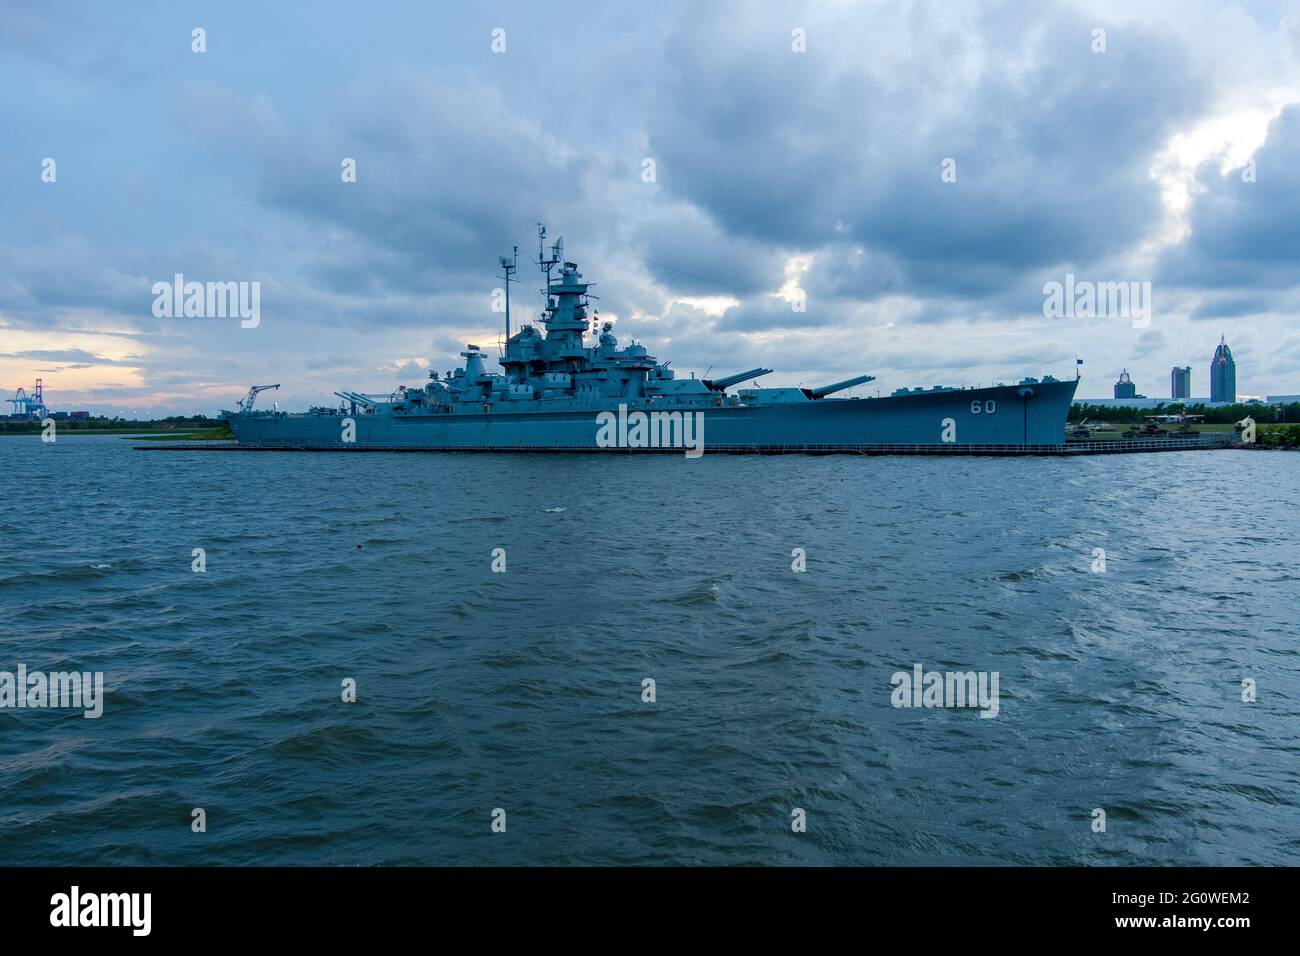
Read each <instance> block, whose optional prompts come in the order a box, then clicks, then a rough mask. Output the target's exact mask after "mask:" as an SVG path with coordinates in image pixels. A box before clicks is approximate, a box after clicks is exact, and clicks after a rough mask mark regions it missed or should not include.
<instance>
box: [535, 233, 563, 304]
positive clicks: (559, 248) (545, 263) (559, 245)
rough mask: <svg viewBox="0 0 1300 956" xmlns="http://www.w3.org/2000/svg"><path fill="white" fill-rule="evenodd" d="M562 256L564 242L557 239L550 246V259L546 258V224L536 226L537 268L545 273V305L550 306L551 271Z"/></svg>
mask: <svg viewBox="0 0 1300 956" xmlns="http://www.w3.org/2000/svg"><path fill="white" fill-rule="evenodd" d="M563 255H564V240H563V239H562V238H561V239H557V240H555V244H554V245H552V246H551V258H549V259H547V258H546V224H545V223H543V222H539V223H538V224H537V267H538V268H539V269H541V270H542V271H543V272H544V273H546V290H545V292H546V304H547V305H548V306H549V305H550V304H551V270H552V269H554V268H555V267H556V266H557V265H559V264H560V257H561V256H563Z"/></svg>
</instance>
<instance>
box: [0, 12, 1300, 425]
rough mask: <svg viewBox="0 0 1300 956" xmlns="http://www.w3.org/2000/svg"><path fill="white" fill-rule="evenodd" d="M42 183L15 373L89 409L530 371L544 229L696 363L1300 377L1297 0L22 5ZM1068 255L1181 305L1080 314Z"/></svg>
mask: <svg viewBox="0 0 1300 956" xmlns="http://www.w3.org/2000/svg"><path fill="white" fill-rule="evenodd" d="M196 29H200V30H202V31H203V32H202V34H201V36H202V41H203V42H202V43H201V44H198V43H197V42H196V40H195V34H194V31H195V30H196ZM196 45H201V46H202V47H203V50H202V51H196V49H195V47H196ZM50 160H53V163H50ZM348 160H351V161H352V162H354V164H355V167H354V168H355V173H356V175H355V181H347V180H348V179H349V177H348V176H347V175H345V163H346V161H348ZM0 178H2V181H3V183H4V188H3V189H2V190H0V393H3V397H4V398H8V397H9V396H11V395H12V394H13V391H14V389H15V388H17V387H18V386H20V385H21V386H24V387H26V388H28V389H29V390H30V388H31V386H32V384H33V383H34V381H35V380H36V379H37V378H41V379H43V380H44V383H45V390H46V398H47V402H48V404H49V405H50V407H51V408H52V409H55V410H72V409H88V410H91V411H93V412H97V413H107V414H123V415H129V416H142V417H152V416H162V415H170V414H188V413H192V412H196V411H197V412H204V413H215V412H216V411H217V410H218V409H220V408H232V407H234V402H235V401H236V400H237V398H239V397H240V396H241V395H242V394H243V393H244V392H245V391H246V390H247V388H248V386H249V385H251V384H254V383H259V384H261V383H280V384H281V386H282V387H281V389H280V391H278V392H276V393H274V395H273V396H271V397H272V398H273V399H274V400H275V401H277V402H278V403H279V406H280V407H281V408H285V409H292V410H297V409H305V408H306V407H308V406H309V405H311V404H319V403H327V404H333V403H334V402H335V400H334V399H333V397H332V393H333V392H334V391H335V390H336V389H350V390H356V391H362V392H369V393H374V394H387V393H389V392H391V391H393V389H394V388H395V387H396V386H398V385H402V384H408V385H418V384H420V383H422V382H423V380H424V379H425V378H427V376H428V372H429V370H430V369H437V370H439V371H444V370H446V369H449V368H452V367H453V366H454V365H456V364H459V360H458V357H457V353H458V352H459V351H461V350H462V349H463V348H464V346H465V344H466V343H469V342H473V343H475V344H480V345H482V346H483V348H484V349H485V350H486V351H488V352H489V353H490V354H492V355H494V356H495V354H496V350H497V347H498V342H499V339H500V336H501V329H502V325H503V316H502V314H501V313H500V312H499V311H495V310H494V307H493V306H494V302H496V301H499V299H497V298H496V297H494V294H493V293H494V290H496V289H498V288H500V287H501V285H502V282H501V280H500V279H499V278H498V270H497V268H496V264H497V258H498V256H500V255H503V254H507V255H508V254H510V253H511V250H512V247H514V246H518V247H519V255H520V259H521V265H520V270H519V277H520V280H521V281H520V282H519V284H518V285H517V286H514V287H513V288H512V305H513V310H512V311H513V318H514V322H515V324H516V327H517V326H518V324H519V323H520V322H523V321H530V320H533V319H535V318H536V317H537V316H538V314H539V313H540V309H541V307H542V305H543V300H542V296H541V294H540V291H539V290H540V287H541V279H540V273H539V272H538V271H537V269H536V267H535V266H533V265H532V264H531V262H530V260H531V259H534V258H535V257H536V254H537V237H536V226H535V223H536V222H537V221H538V220H544V221H545V222H546V224H547V228H548V231H549V236H550V238H551V239H554V238H555V237H558V236H563V237H564V243H565V257H566V258H568V259H571V260H574V261H576V262H577V263H578V264H579V267H580V268H581V269H582V271H583V274H584V276H585V277H586V278H587V279H588V280H589V281H593V282H595V283H596V285H595V286H594V288H593V289H592V292H593V294H594V295H598V296H599V300H598V301H597V302H596V303H595V304H596V306H597V307H598V309H599V311H600V316H601V318H602V319H604V320H609V321H613V322H614V323H615V332H616V334H617V335H618V336H619V338H620V341H621V342H622V343H624V344H626V342H627V341H628V339H629V338H632V339H635V340H637V341H641V342H643V343H644V344H646V345H647V346H648V347H649V349H650V351H651V353H652V354H654V355H656V356H657V357H658V358H659V359H660V360H661V361H662V360H668V359H671V360H672V367H673V368H675V369H677V370H678V374H679V375H681V374H689V373H690V372H695V373H696V374H697V375H703V374H705V373H706V372H711V374H712V375H713V376H715V377H716V376H718V375H720V374H726V373H729V372H733V371H739V370H744V369H747V368H751V367H754V366H760V365H762V366H767V367H771V368H774V369H776V372H775V373H774V374H772V375H770V376H768V377H767V378H766V379H765V380H764V384H769V385H794V384H802V385H805V386H815V385H819V384H824V383H826V382H830V381H835V380H839V379H843V378H846V377H848V376H850V375H853V374H857V373H859V372H865V373H869V374H873V375H875V376H877V379H878V381H876V382H874V383H872V384H871V385H870V386H867V387H864V388H860V389H858V390H856V391H855V392H853V393H850V394H873V393H874V392H875V390H877V389H879V390H881V391H882V392H884V393H888V392H889V391H892V390H893V389H895V388H899V387H903V386H915V385H926V386H929V385H935V384H945V385H975V384H988V383H991V382H995V381H1015V380H1018V379H1019V378H1021V377H1023V376H1025V375H1035V376H1039V375H1042V374H1044V373H1048V374H1054V375H1056V376H1058V377H1064V376H1067V375H1070V376H1072V375H1073V374H1075V369H1076V358H1079V359H1082V360H1083V365H1082V366H1078V368H1079V369H1080V370H1081V372H1082V375H1083V381H1082V383H1081V386H1080V389H1079V395H1080V396H1081V397H1109V396H1110V395H1111V388H1112V386H1113V383H1114V382H1115V380H1116V378H1117V377H1118V375H1119V373H1120V370H1121V369H1124V368H1126V369H1127V370H1128V371H1129V373H1130V374H1131V376H1132V378H1133V380H1134V382H1135V383H1136V384H1137V387H1138V391H1139V392H1140V393H1142V394H1146V395H1149V396H1151V397H1162V396H1168V395H1169V378H1170V368H1171V367H1172V366H1175V365H1177V366H1183V365H1190V366H1191V367H1192V392H1193V395H1196V396H1201V395H1206V394H1208V368H1209V362H1210V358H1211V356H1212V354H1213V352H1214V348H1215V346H1216V345H1217V344H1218V341H1219V337H1220V335H1225V336H1226V337H1227V341H1228V344H1229V345H1230V346H1231V348H1232V351H1233V354H1234V356H1235V358H1236V361H1237V385H1238V391H1239V393H1241V394H1243V395H1267V394H1282V393H1300V331H1298V330H1297V323H1296V321H1295V318H1296V316H1297V314H1300V268H1298V266H1297V264H1298V263H1300V3H1296V2H1293V3H1275V2H1267V0H1262V2H1252V3H1239V4H1238V3H1202V2H1199V0H1179V2H1149V3H1143V2H1109V0H1089V2H1050V0H1047V2H1036V3H1033V4H1026V3H1023V2H982V0H972V2H960V3H958V2H933V3H926V2H881V3H874V2H873V3H848V2H833V0H832V2H825V0H824V2H820V3H807V4H805V3H798V2H795V3H782V4H772V3H764V2H758V0H753V2H748V3H742V2H729V0H716V2H714V0H710V2H700V0H696V2H683V3H674V2H665V3H655V4H644V3H635V4H632V3H617V2H613V3H611V2H602V3H591V4H582V3H566V4H560V5H539V4H535V3H532V4H530V3H518V4H500V3H484V4H472V5H470V4H456V5H451V4H435V3H430V2H410V3H398V2H384V0H375V2H373V3H370V4H367V5H362V6H355V5H351V4H347V5H344V4H308V3H305V2H304V3H298V2H277V3H266V2H259V3H246V2H222V3H210V4H209V3H186V4H176V3H144V2H140V3H114V4H105V3H98V2H85V3H59V2H49V0H43V2H28V0H5V4H4V11H3V14H2V15H0ZM178 273H179V274H182V275H183V276H184V277H185V279H186V280H187V281H197V282H202V283H207V282H236V283H250V284H251V283H257V284H258V289H259V293H260V309H259V315H258V320H257V324H256V325H255V326H251V327H246V326H248V325H249V324H248V323H241V321H240V320H239V319H238V318H231V317H228V316H227V317H222V316H184V315H178V316H171V315H167V314H163V315H158V314H156V313H157V312H158V308H157V301H156V300H157V296H156V293H155V284H156V283H160V282H163V283H171V282H172V281H173V277H174V276H175V275H176V274H178ZM1067 275H1068V276H1071V277H1072V279H1071V281H1072V282H1073V283H1076V284H1077V283H1092V284H1097V285H1100V284H1104V283H1125V284H1136V286H1133V288H1135V289H1138V290H1140V289H1142V288H1146V289H1149V290H1150V291H1149V294H1150V298H1149V309H1148V310H1147V313H1146V314H1145V316H1141V315H1131V314H1128V313H1124V314H1120V315H1114V314H1105V315H1086V314H1085V315H1079V314H1075V315H1069V314H1066V315H1061V314H1052V310H1051V309H1049V308H1047V306H1046V305H1045V302H1046V300H1047V298H1048V297H1047V295H1046V294H1045V288H1047V287H1049V286H1050V284H1051V283H1053V282H1057V283H1065V282H1066V277H1067ZM1144 283H1149V285H1146V286H1144V285H1143V284H1144ZM1126 287H1128V286H1127V285H1126ZM249 288H251V285H250V286H249ZM1135 301H1138V300H1135ZM1075 311H1078V310H1075ZM263 401H267V399H266V398H265V397H264V398H263ZM4 410H6V411H7V406H6V407H5V409H4Z"/></svg>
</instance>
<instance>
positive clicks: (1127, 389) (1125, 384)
mask: <svg viewBox="0 0 1300 956" xmlns="http://www.w3.org/2000/svg"><path fill="white" fill-rule="evenodd" d="M1115 397H1116V398H1136V397H1137V386H1136V385H1134V384H1133V379H1131V378H1129V374H1128V369H1124V371H1122V372H1120V373H1119V381H1118V382H1116V383H1115Z"/></svg>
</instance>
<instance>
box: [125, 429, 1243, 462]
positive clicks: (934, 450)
mask: <svg viewBox="0 0 1300 956" xmlns="http://www.w3.org/2000/svg"><path fill="white" fill-rule="evenodd" d="M133 447H134V448H135V450H136V451H315V452H513V453H515V454H520V453H524V454H538V453H545V452H551V453H555V454H620V453H621V454H647V453H654V454H675V455H681V454H682V450H681V449H680V448H597V447H596V446H595V445H554V446H549V447H545V448H543V447H536V446H532V447H522V446H518V445H486V446H481V447H480V446H476V447H472V448H471V447H463V446H450V445H449V446H428V445H420V446H415V445H345V444H342V443H340V444H337V445H241V444H239V443H238V442H236V441H234V440H230V441H191V442H187V441H177V442H150V443H149V444H147V445H135V446H133ZM1240 447H1242V444H1241V441H1240V439H1239V437H1238V436H1237V435H1236V434H1235V433H1233V432H1205V433H1201V434H1197V435H1183V436H1178V437H1174V438H1121V439H1115V440H1114V441H1067V442H1062V443H1061V444H1059V445H974V444H968V445H960V444H957V443H955V442H954V443H949V444H939V443H933V444H871V443H864V444H845V445H713V444H706V445H705V447H704V451H705V453H706V454H724V455H984V456H999V457H1009V456H1020V455H1116V454H1132V453H1138V452H1160V451H1209V450H1213V449H1222V448H1240Z"/></svg>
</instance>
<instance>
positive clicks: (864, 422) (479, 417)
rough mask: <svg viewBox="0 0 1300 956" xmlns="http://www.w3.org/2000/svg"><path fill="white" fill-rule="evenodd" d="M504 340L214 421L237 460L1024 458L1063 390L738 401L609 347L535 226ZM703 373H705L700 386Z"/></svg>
mask: <svg viewBox="0 0 1300 956" xmlns="http://www.w3.org/2000/svg"><path fill="white" fill-rule="evenodd" d="M500 263H501V268H502V270H503V271H502V278H504V279H505V288H504V293H505V295H504V304H505V309H504V311H505V329H504V333H505V334H504V338H503V342H502V348H501V349H500V352H501V354H500V358H499V364H500V367H501V371H499V372H490V371H488V369H487V368H486V367H485V356H484V352H483V350H482V349H481V348H480V347H479V346H477V345H467V346H466V348H465V350H464V351H463V352H461V353H460V355H461V357H462V358H463V359H464V365H463V366H462V367H460V368H458V369H454V370H451V371H448V372H446V373H445V374H439V373H438V372H437V371H431V372H429V376H428V380H427V381H425V382H424V383H423V384H421V385H420V386H418V387H413V386H406V385H401V386H398V387H397V388H396V390H394V391H393V392H391V393H390V394H387V395H372V394H365V393H362V392H357V391H338V392H335V393H334V394H335V396H336V397H338V398H339V399H340V403H339V404H338V405H337V406H333V405H327V406H316V407H313V408H311V409H309V410H308V411H307V412H299V413H289V412H284V411H280V410H278V409H271V410H267V409H258V408H255V407H254V406H255V402H256V399H257V396H258V394H259V393H260V392H261V391H263V390H266V389H274V388H278V387H279V386H278V385H255V386H253V387H252V389H250V391H249V393H248V397H247V398H245V399H244V400H243V401H241V402H240V403H239V407H238V409H237V410H234V411H223V412H222V413H221V415H222V417H223V418H224V419H225V420H226V421H227V422H229V424H230V428H231V430H232V431H233V433H234V436H235V439H236V441H237V443H238V445H239V446H240V447H241V448H249V449H266V450H274V449H282V450H338V451H530V452H533V451H565V452H599V451H618V452H637V451H641V452H676V453H677V454H685V455H686V457H689V458H695V457H699V455H701V454H703V453H705V452H715V451H716V452H731V453H736V452H754V453H781V452H806V453H837V452H845V453H852V452H863V453H865V452H883V453H908V452H912V453H920V454H925V453H936V452H947V451H951V452H967V453H987V454H1018V453H1019V454H1024V453H1033V452H1035V451H1046V450H1051V449H1055V448H1059V447H1060V446H1062V445H1063V444H1064V442H1065V423H1066V416H1067V413H1068V412H1069V408H1070V403H1071V401H1072V400H1073V398H1074V392H1075V388H1076V387H1077V385H1078V378H1077V375H1076V377H1075V378H1074V379H1072V380H1069V379H1067V380H1059V379H1056V378H1053V377H1052V376H1050V375H1044V376H1043V377H1041V378H1022V379H1021V380H1020V381H1018V382H1016V383H1015V384H1009V385H1005V384H1000V385H992V386H987V387H966V388H960V387H946V386H939V385H936V386H931V387H918V388H902V389H898V390H896V391H894V392H892V393H891V394H889V395H885V396H882V395H877V396H875V397H843V396H840V395H839V393H842V392H845V391H847V390H849V389H852V388H854V387H855V386H859V385H865V384H866V383H868V382H872V381H875V376H873V375H867V374H863V375H856V376H854V377H852V378H848V379H844V380H843V381H838V382H833V383H830V384H827V385H822V386H820V387H813V388H804V387H767V388H764V387H758V386H757V385H756V384H751V386H750V387H738V386H741V385H742V384H744V383H754V380H756V379H757V378H759V377H761V376H763V375H767V374H769V373H770V372H771V371H772V369H770V368H764V367H760V368H751V369H747V370H745V371H742V372H736V373H735V374H731V375H724V376H720V377H716V378H703V377H701V378H697V377H695V375H694V374H692V375H690V376H689V377H678V376H677V374H676V370H674V369H673V368H671V367H670V363H669V362H660V361H659V360H658V359H656V358H655V357H654V356H653V355H651V354H650V353H649V352H648V351H647V350H646V348H645V346H644V345H642V344H640V343H638V342H636V341H634V340H633V341H629V342H628V344H627V345H625V346H623V347H620V346H619V342H618V339H617V338H616V337H615V335H614V332H613V325H612V323H610V322H608V321H602V320H601V319H600V317H599V313H598V311H597V310H596V309H595V307H594V306H593V305H592V302H591V300H593V299H596V298H597V296H595V295H594V294H591V293H590V292H589V291H588V290H589V289H590V288H591V287H592V286H593V285H594V284H595V283H591V282H586V281H584V279H583V275H582V273H581V272H579V271H578V266H577V264H576V263H575V262H572V261H569V260H567V259H565V257H564V242H563V239H562V238H560V239H557V240H556V242H555V243H553V244H550V245H548V244H547V243H546V227H545V226H541V225H539V228H538V255H537V265H538V267H539V268H540V269H541V271H542V272H543V274H544V277H545V286H544V288H543V289H542V290H540V291H542V293H543V294H544V296H545V303H546V304H545V308H544V310H543V311H542V313H541V314H540V317H539V318H538V319H537V320H536V321H535V322H532V323H526V324H523V325H522V327H521V328H520V329H519V330H518V331H513V332H512V330H511V326H510V285H511V284H512V283H513V282H517V281H518V280H517V279H515V278H514V272H515V271H516V270H517V268H518V249H517V248H516V250H515V254H514V257H513V258H510V257H501V259H500ZM588 336H590V337H591V338H588ZM706 374H707V373H706Z"/></svg>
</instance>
